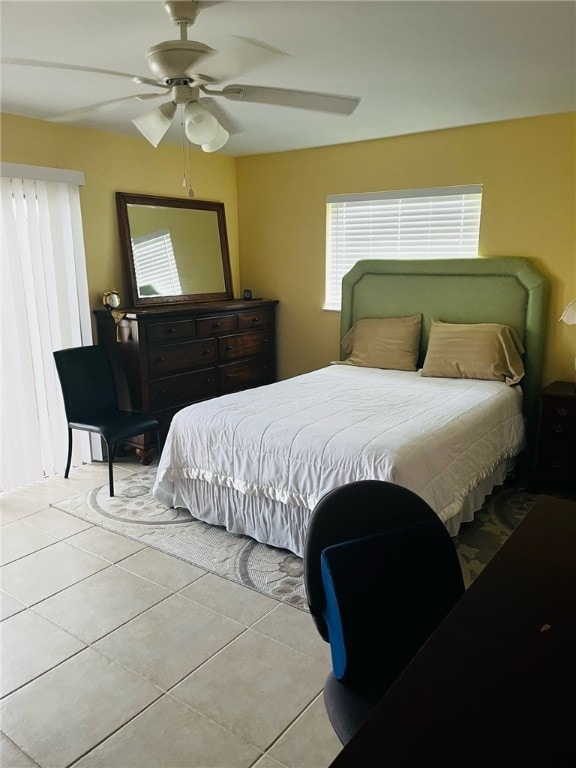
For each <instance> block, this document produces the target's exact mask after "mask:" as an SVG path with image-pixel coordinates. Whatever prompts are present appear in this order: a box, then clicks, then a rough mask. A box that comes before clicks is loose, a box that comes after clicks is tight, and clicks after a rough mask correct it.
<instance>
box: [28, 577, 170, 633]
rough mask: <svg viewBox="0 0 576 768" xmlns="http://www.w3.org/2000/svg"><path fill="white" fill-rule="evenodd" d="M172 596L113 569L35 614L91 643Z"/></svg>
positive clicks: (47, 602) (59, 596)
mask: <svg viewBox="0 0 576 768" xmlns="http://www.w3.org/2000/svg"><path fill="white" fill-rule="evenodd" d="M169 594H170V592H169V591H168V590H167V589H164V587H160V586H158V585H157V584H152V583H151V582H149V581H146V580H145V579H141V578H140V577H139V576H134V575H133V574H132V573H128V572H127V571H123V570H121V569H120V568H116V567H115V566H110V568H107V569H106V570H104V571H102V572H101V573H96V574H94V575H93V576H90V577H89V578H87V579H84V580H83V581H81V582H79V583H78V584H74V585H73V586H71V587H70V588H69V589H65V590H64V591H62V592H59V593H58V594H57V595H54V596H53V597H50V598H48V599H47V600H44V601H43V602H42V603H38V605H36V606H35V610H36V611H37V612H38V613H39V614H41V615H42V616H46V618H48V619H50V621H53V622H54V623H55V624H58V626H59V627H62V628H63V629H66V630H67V631H68V632H70V633H71V634H73V635H74V636H75V637H79V638H80V639H81V640H84V641H85V642H87V643H92V642H94V641H95V640H98V639H99V638H101V637H103V636H104V635H106V634H108V632H112V630H114V629H116V628H117V627H119V626H121V625H122V624H124V623H125V622H127V621H130V619H133V618H134V617H135V616H137V615H138V614H139V613H142V611H145V610H147V609H148V608H150V607H152V606H153V605H155V604H156V603H158V602H160V600H163V599H164V598H165V597H167V596H168V595H169Z"/></svg>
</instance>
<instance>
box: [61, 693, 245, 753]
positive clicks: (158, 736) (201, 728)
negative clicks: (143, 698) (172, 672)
mask: <svg viewBox="0 0 576 768" xmlns="http://www.w3.org/2000/svg"><path fill="white" fill-rule="evenodd" d="M258 755H259V752H258V750H257V749H255V748H254V747H253V746H251V745H249V744H246V743H245V742H243V741H241V739H239V738H237V737H236V736H234V734H232V733H230V731H227V730H226V729H224V728H221V727H220V726H219V725H217V724H216V723H213V722H211V721H210V720H208V719H207V718H205V717H202V715H199V714H198V713H197V712H193V711H192V710H191V709H190V708H189V707H186V706H185V705H184V704H182V703H181V702H179V701H175V700H174V699H173V698H171V697H170V696H164V697H163V698H161V699H160V700H159V701H157V702H155V703H154V704H153V705H152V706H151V707H149V708H148V709H147V710H146V711H145V712H142V714H140V715H138V717H136V718H135V719H134V720H132V721H131V722H130V723H128V725H126V726H124V728H122V729H121V730H120V731H118V732H117V733H115V734H114V735H113V736H111V737H110V738H109V739H107V740H106V741H105V742H104V743H103V744H100V745H99V746H98V747H96V749H94V750H93V751H92V752H90V753H89V754H88V755H86V757H84V758H83V759H82V760H80V762H78V763H76V765H75V766H74V768H111V766H116V767H119V766H121V767H122V768H148V767H150V768H158V766H163V768H168V767H169V768H224V766H226V767H227V768H230V767H231V766H234V768H244V767H245V768H248V766H251V765H252V764H253V762H254V760H255V759H256V758H257V757H258Z"/></svg>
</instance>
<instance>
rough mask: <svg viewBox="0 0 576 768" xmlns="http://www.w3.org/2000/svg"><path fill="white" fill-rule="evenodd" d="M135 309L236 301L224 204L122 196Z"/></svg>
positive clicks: (121, 226)
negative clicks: (179, 303)
mask: <svg viewBox="0 0 576 768" xmlns="http://www.w3.org/2000/svg"><path fill="white" fill-rule="evenodd" d="M116 207H117V210H118V225H119V229H120V241H121V247H122V252H123V256H124V259H125V264H126V267H127V275H128V284H129V287H130V291H131V301H132V306H134V307H144V306H150V305H155V304H166V303H176V302H192V301H219V300H225V299H232V298H233V297H234V294H233V292H232V276H231V272H230V254H229V251H228V237H227V234H226V218H225V215H224V203H213V202H209V201H207V200H183V199H182V200H181V199H180V198H175V197H174V198H173V197H155V196H152V195H131V194H126V193H124V192H117V193H116Z"/></svg>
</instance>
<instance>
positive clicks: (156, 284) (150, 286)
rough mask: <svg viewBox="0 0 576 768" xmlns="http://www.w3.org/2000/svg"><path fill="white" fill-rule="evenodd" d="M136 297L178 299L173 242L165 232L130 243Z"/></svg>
mask: <svg viewBox="0 0 576 768" xmlns="http://www.w3.org/2000/svg"><path fill="white" fill-rule="evenodd" d="M132 252H133V254H134V271H135V272H136V285H137V286H138V296H181V295H182V288H181V286H180V278H179V277H178V270H177V268H176V259H175V257H174V248H173V247H172V238H171V237H170V232H169V231H168V230H167V229H159V230H158V232H152V233H151V234H149V235H143V236H142V237H135V238H134V239H133V240H132Z"/></svg>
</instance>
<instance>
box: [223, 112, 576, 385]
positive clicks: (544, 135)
mask: <svg viewBox="0 0 576 768" xmlns="http://www.w3.org/2000/svg"><path fill="white" fill-rule="evenodd" d="M575 139H576V123H575V115H574V114H568V115H566V114H564V115H554V116H547V117H538V118H527V119H521V120H511V121H506V122H499V123H491V124H486V125H476V126H471V127H465V128H457V129H450V130H445V131H435V132H431V133H423V134H413V135H409V136H401V137H396V138H390V139H380V140H376V141H366V142H361V143H354V144H345V145H339V146H335V147H322V148H318V149H310V150H301V151H295V152H284V153H278V154H269V155H258V156H251V157H244V158H238V159H237V177H238V202H239V208H238V212H239V222H240V230H239V237H240V260H241V283H242V288H251V289H252V290H253V292H254V295H258V296H266V297H277V298H279V299H280V304H279V307H278V316H279V323H278V328H279V330H278V336H279V374H280V376H281V377H282V378H285V377H287V376H292V375H295V374H298V373H301V372H304V371H307V370H311V369H314V368H318V367H319V366H322V365H325V364H327V363H328V362H329V361H330V360H333V359H335V358H337V356H338V351H339V347H338V334H339V320H340V315H339V313H337V312H326V311H323V310H322V304H323V299H324V263H325V241H326V196H327V195H329V194H342V193H346V192H370V191H379V190H386V189H409V188H419V187H420V188H425V187H441V186H451V185H457V184H483V185H484V192H483V201H482V222H481V232H480V255H481V256H527V257H529V258H531V259H533V260H534V263H535V265H536V266H537V267H538V268H539V269H540V270H541V271H542V272H543V274H544V275H545V276H546V277H547V278H548V280H549V281H550V312H549V325H548V342H547V349H546V357H545V370H544V380H545V383H547V382H549V381H551V380H554V379H564V380H566V379H567V380H570V379H573V377H574V353H575V348H576V328H575V327H574V326H571V327H568V326H566V325H564V323H559V322H558V318H559V317H560V314H561V311H562V309H563V307H564V306H565V305H566V304H567V303H568V301H569V300H570V299H572V298H575V297H576V223H575V222H576V202H575V184H576V153H575Z"/></svg>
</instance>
